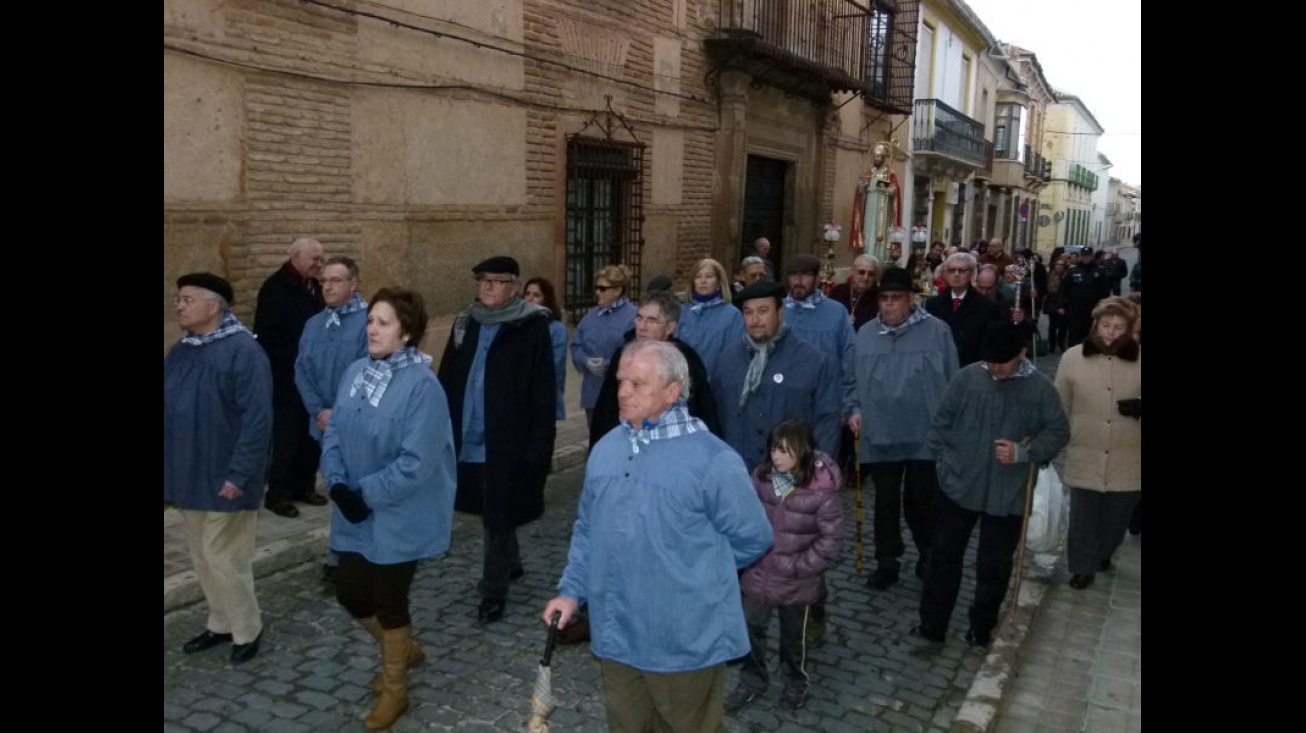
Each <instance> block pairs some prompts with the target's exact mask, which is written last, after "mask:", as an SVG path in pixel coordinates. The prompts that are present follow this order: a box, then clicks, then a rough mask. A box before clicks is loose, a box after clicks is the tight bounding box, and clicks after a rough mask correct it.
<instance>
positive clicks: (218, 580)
mask: <svg viewBox="0 0 1306 733" xmlns="http://www.w3.org/2000/svg"><path fill="white" fill-rule="evenodd" d="M232 298H233V293H232V289H231V284H230V283H228V282H227V281H226V280H224V279H223V278H221V277H218V276H217V275H214V274H213V273H209V272H193V273H190V274H187V275H182V276H181V277H179V278H177V296H176V299H175V300H174V303H175V304H176V316H177V325H178V326H180V327H181V329H182V338H181V340H180V341H178V342H177V343H176V344H174V345H173V347H172V348H171V349H169V350H168V355H167V356H166V357H164V359H163V500H164V501H165V502H169V503H171V504H172V505H173V506H175V507H176V508H177V509H178V510H179V511H180V512H181V516H182V519H183V520H184V521H185V525H186V544H187V545H188V546H189V547H190V557H191V564H192V565H193V566H194V568H195V574H196V575H197V576H198V577H199V581H200V588H201V589H202V590H203V591H204V598H205V600H206V601H208V604H209V616H208V621H207V622H206V624H205V630H204V632H203V633H202V634H200V635H199V636H196V637H195V638H193V639H191V640H190V641H188V642H186V644H185V645H184V646H182V651H183V652H185V653H187V654H194V653H195V652H199V651H203V650H205V649H209V648H211V647H214V646H217V645H219V644H225V643H228V642H234V646H233V647H232V650H231V661H232V662H233V663H236V664H239V663H241V662H245V661H248V660H250V659H252V658H253V657H254V655H255V654H257V653H258V648H259V639H260V638H261V637H262V635H263V621H262V616H261V614H260V612H259V607H258V599H257V598H256V597H255V595H254V569H253V562H254V536H255V530H256V528H257V526H258V508H259V502H260V500H261V499H262V498H263V469H264V466H265V465H266V463H267V454H268V442H269V440H270V438H271V435H272V374H271V370H270V369H269V367H268V358H267V356H266V355H265V354H264V353H263V349H261V348H259V345H258V343H257V342H255V340H254V336H253V334H251V333H250V332H249V330H248V329H246V328H245V326H244V324H242V323H241V322H240V320H239V319H238V318H236V316H235V314H233V313H232V312H231V301H232ZM305 430H307V427H305Z"/></svg>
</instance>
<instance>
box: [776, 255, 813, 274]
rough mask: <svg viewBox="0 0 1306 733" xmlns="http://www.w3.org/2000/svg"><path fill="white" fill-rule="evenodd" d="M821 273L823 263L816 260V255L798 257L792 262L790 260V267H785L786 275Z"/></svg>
mask: <svg viewBox="0 0 1306 733" xmlns="http://www.w3.org/2000/svg"><path fill="white" fill-rule="evenodd" d="M820 271H821V261H820V260H818V259H817V258H816V255H807V254H803V255H796V256H795V257H794V258H793V259H792V260H789V265H788V266H787V267H785V274H786V275H794V274H798V273H810V274H812V275H815V274H817V273H819V272H820Z"/></svg>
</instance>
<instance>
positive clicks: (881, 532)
mask: <svg viewBox="0 0 1306 733" xmlns="http://www.w3.org/2000/svg"><path fill="white" fill-rule="evenodd" d="M863 468H864V469H865V470H866V473H867V475H868V476H870V477H871V482H872V483H873V484H875V519H874V524H873V526H874V528H875V560H876V562H878V563H880V564H886V563H891V562H894V561H896V560H897V559H898V558H900V557H902V554H903V552H904V551H905V549H906V545H904V544H903V541H902V521H901V520H902V519H906V520H907V529H909V530H911V538H912V542H913V543H914V544H915V545H916V550H917V552H919V553H920V556H921V557H927V556H928V555H929V551H930V545H931V544H933V542H934V512H935V505H936V504H937V499H936V495H937V494H938V493H939V478H938V475H937V474H936V473H935V468H934V461H891V462H886V463H867V464H863Z"/></svg>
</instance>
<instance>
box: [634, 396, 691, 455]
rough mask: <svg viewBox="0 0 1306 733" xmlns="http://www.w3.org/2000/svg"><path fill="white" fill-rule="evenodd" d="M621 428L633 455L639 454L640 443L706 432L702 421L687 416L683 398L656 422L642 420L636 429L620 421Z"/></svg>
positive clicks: (687, 410)
mask: <svg viewBox="0 0 1306 733" xmlns="http://www.w3.org/2000/svg"><path fill="white" fill-rule="evenodd" d="M621 426H622V427H624V428H625V429H626V436H627V437H628V438H630V449H631V450H632V451H633V452H635V453H639V444H640V443H643V444H644V445H648V444H649V443H652V442H653V441H655V440H666V439H667V438H678V437H680V436H682V435H689V434H690V433H697V432H698V431H700V430H707V425H705V424H704V423H703V421H702V420H699V419H698V418H696V417H694V416H692V415H690V414H689V406H688V404H687V403H686V402H685V400H684V399H683V398H682V399H679V400H676V401H675V403H673V404H672V405H671V407H668V408H667V411H666V412H664V413H662V417H660V418H658V421H657V422H650V421H648V420H644V423H643V424H642V425H640V426H639V427H638V428H637V427H635V426H634V425H631V424H630V422H629V421H627V420H621Z"/></svg>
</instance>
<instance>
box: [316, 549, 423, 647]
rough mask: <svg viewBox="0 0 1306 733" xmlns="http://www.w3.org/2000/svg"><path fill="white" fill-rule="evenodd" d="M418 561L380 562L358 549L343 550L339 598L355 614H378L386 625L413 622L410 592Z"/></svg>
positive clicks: (390, 627)
mask: <svg viewBox="0 0 1306 733" xmlns="http://www.w3.org/2000/svg"><path fill="white" fill-rule="evenodd" d="M416 572H417V561H416V560H413V561H412V562H401V563H396V564H394V565H377V564H376V563H373V562H371V561H369V560H368V559H367V558H365V557H363V556H362V555H360V554H358V553H357V552H342V553H340V567H339V568H338V569H337V570H336V600H337V601H339V602H340V605H341V606H343V607H344V609H345V610H346V611H348V612H349V615H350V616H353V617H354V618H367V617H368V616H376V620H377V621H379V622H380V623H381V628H383V629H398V628H402V627H404V626H409V625H411V624H412V622H413V619H412V617H411V616H410V615H409V613H408V594H409V591H410V590H411V589H412V587H413V575H415V574H416Z"/></svg>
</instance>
